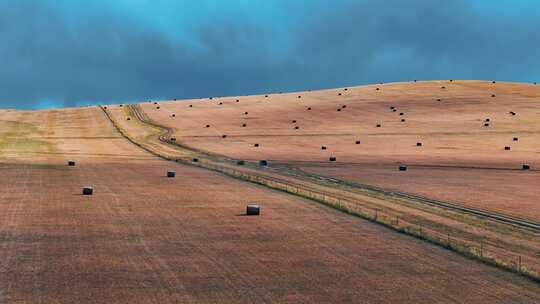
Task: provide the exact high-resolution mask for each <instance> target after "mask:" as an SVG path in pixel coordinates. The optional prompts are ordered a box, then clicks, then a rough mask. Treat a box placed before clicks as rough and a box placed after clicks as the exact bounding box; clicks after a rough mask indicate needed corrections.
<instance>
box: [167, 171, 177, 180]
mask: <svg viewBox="0 0 540 304" xmlns="http://www.w3.org/2000/svg"><path fill="white" fill-rule="evenodd" d="M167 177H168V178H173V177H176V171H167Z"/></svg>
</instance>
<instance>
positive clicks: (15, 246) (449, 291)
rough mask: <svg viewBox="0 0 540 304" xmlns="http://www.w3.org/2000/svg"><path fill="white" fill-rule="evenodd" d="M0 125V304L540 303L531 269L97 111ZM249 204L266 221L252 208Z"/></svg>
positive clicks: (5, 116)
mask: <svg viewBox="0 0 540 304" xmlns="http://www.w3.org/2000/svg"><path fill="white" fill-rule="evenodd" d="M0 126H1V129H0V130H1V131H0V139H1V141H0V185H1V187H2V191H1V194H0V211H1V212H0V303H254V302H255V303H271V302H273V303H276V302H278V303H329V302H333V303H345V302H368V303H404V302H408V303H436V302H439V303H538V302H539V301H540V286H539V285H538V284H537V283H533V282H532V281H529V280H527V279H525V278H522V277H520V276H517V275H514V274H511V273H508V272H505V271H502V270H498V269H496V268H493V267H490V266H487V265H483V264H480V263H477V262H474V261H472V260H468V259H466V258H464V257H461V256H459V255H457V254H454V253H452V252H450V251H447V250H445V249H442V248H440V247H436V246H433V245H430V244H427V243H425V242H422V241H419V240H417V239H414V238H411V237H408V236H406V235H402V234H398V233H395V232H393V231H391V230H388V229H386V228H383V227H381V226H378V225H375V224H372V223H369V222H366V221H363V220H361V219H359V218H356V217H352V216H349V215H346V214H343V213H340V212H338V211H335V210H333V209H329V208H326V207H323V206H321V205H318V204H315V203H312V202H309V201H306V200H302V199H299V198H296V197H293V196H289V195H287V194H284V193H280V192H274V191H270V190H267V189H266V188H261V187H258V186H254V185H252V184H248V183H244V182H240V181H237V180H234V179H230V178H227V177H225V176H222V175H219V174H217V173H212V172H210V171H205V170H202V169H196V168H191V167H186V166H183V165H180V164H176V163H173V162H167V161H163V160H160V159H158V158H156V157H154V156H151V155H150V154H148V153H146V152H143V151H142V150H140V149H139V148H138V147H136V146H135V145H132V144H131V143H129V142H128V141H127V140H125V139H123V138H122V137H121V136H120V135H119V134H118V133H117V132H116V131H115V129H114V128H112V126H111V124H110V123H109V121H108V120H106V118H105V116H104V115H103V113H102V112H101V111H100V110H98V109H95V108H87V109H79V110H65V111H43V112H0ZM68 159H74V160H76V161H77V162H78V163H77V166H76V167H72V168H70V167H67V166H66V165H65V162H66V161H67V160H68ZM169 169H174V170H176V171H177V174H178V176H177V178H175V179H168V178H165V177H164V175H165V172H166V171H167V170H169ZM84 185H92V186H94V189H95V195H94V196H91V197H87V196H82V195H81V194H80V192H81V187H82V186H84ZM248 202H257V203H259V204H260V205H261V206H262V207H263V209H262V210H263V211H262V216H260V217H245V216H242V213H243V212H244V208H245V205H246V204H247V203H248Z"/></svg>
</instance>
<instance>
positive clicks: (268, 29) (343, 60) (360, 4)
mask: <svg viewBox="0 0 540 304" xmlns="http://www.w3.org/2000/svg"><path fill="white" fill-rule="evenodd" d="M497 2H500V3H497ZM518 2H519V3H520V4H521V5H519V6H518V5H512V4H509V3H510V2H504V1H489V2H488V1H464V0H463V1H462V0H456V1H431V0H409V1H402V0H386V1H362V0H357V1H354V0H341V1H339V0H338V1H325V0H304V1H301V0H298V1H285V0H275V1H266V2H262V1H256V0H254V1H250V2H247V1H242V0H236V1H221V2H218V1H212V0H201V1H200V2H197V3H204V4H206V5H202V4H194V3H195V2H192V1H185V4H182V3H180V4H179V3H178V2H177V1H143V0H133V1H125V2H122V1H120V0H119V1H117V2H113V1H110V2H107V1H97V0H96V1H84V2H83V1H77V0H73V1H46V0H42V1H32V0H20V1H9V2H8V1H5V2H1V3H0V38H1V41H0V68H1V69H2V71H1V73H0V105H2V107H21V108H24V107H38V106H43V105H45V106H47V105H49V106H50V105H57V106H74V105H81V104H85V103H89V102H90V103H100V102H113V101H126V100H127V101H129V100H144V99H149V98H186V97H204V96H225V95H240V94H251V93H262V92H266V91H281V90H301V89H306V88H322V87H332V86H341V85H353V84H362V83H370V82H379V81H384V82H388V81H399V80H408V79H413V78H417V79H448V78H455V79H499V80H512V81H534V80H535V79H534V78H535V77H538V76H540V75H538V72H537V71H538V70H539V68H540V60H539V59H538V56H537V54H536V52H537V50H538V48H539V46H540V35H539V34H538V33H537V30H536V29H537V28H539V25H540V21H539V20H540V18H539V17H540V16H539V15H538V14H539V13H538V11H539V10H538V8H540V4H536V3H533V2H527V1H525V0H522V1H517V2H512V3H518ZM111 3H114V4H111ZM262 3H265V4H264V6H263V4H262ZM268 3H270V4H268ZM188 7H189V8H188ZM270 8H272V10H271V9H270ZM146 12H147V13H146ZM194 12H195V13H196V14H194Z"/></svg>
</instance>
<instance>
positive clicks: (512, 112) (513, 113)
mask: <svg viewBox="0 0 540 304" xmlns="http://www.w3.org/2000/svg"><path fill="white" fill-rule="evenodd" d="M508 113H510V115H512V116H516V112H514V111H510V112H508Z"/></svg>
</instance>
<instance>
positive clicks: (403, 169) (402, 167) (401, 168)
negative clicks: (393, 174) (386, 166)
mask: <svg viewBox="0 0 540 304" xmlns="http://www.w3.org/2000/svg"><path fill="white" fill-rule="evenodd" d="M399 171H407V166H405V165H400V166H399Z"/></svg>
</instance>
